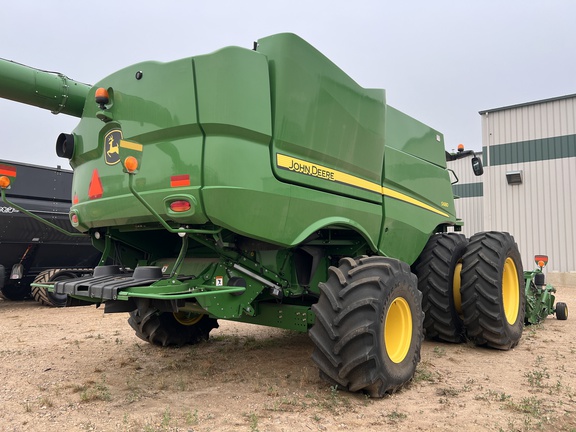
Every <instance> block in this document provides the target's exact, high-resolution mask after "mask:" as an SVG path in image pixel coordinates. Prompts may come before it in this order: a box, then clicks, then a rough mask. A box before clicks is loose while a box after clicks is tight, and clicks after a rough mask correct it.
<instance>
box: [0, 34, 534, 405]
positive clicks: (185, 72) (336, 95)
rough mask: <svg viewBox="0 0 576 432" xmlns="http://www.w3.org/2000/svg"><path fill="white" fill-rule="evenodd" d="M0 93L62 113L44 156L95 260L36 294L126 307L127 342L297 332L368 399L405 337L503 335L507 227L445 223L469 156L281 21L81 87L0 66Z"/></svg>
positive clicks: (393, 366) (322, 362)
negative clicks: (243, 37)
mask: <svg viewBox="0 0 576 432" xmlns="http://www.w3.org/2000/svg"><path fill="white" fill-rule="evenodd" d="M0 96H1V97H4V98H8V99H13V100H16V101H20V102H24V103H29V104H32V105H36V106H39V107H42V108H46V109H49V110H51V111H53V112H55V113H65V114H68V115H72V116H77V117H80V118H81V119H80V123H79V124H78V126H77V127H76V129H75V130H74V131H73V133H71V134H61V135H60V136H59V137H58V139H57V143H56V151H57V153H58V155H59V156H61V157H64V158H67V159H69V161H70V165H71V166H72V168H73V169H74V180H73V185H72V203H73V205H72V208H71V210H70V221H71V223H72V225H73V226H74V227H76V228H77V229H78V230H79V231H81V232H84V233H88V234H89V235H90V236H91V238H92V241H93V244H94V245H95V246H96V247H97V248H99V249H100V250H101V251H102V253H103V256H102V260H101V265H100V266H98V267H96V268H95V270H94V274H93V275H92V276H89V277H84V278H77V279H73V280H68V281H59V282H56V283H55V284H54V285H53V286H52V285H50V286H49V289H52V290H54V291H55V292H56V293H58V294H67V295H70V296H72V297H74V298H78V299H82V300H87V301H91V302H93V303H96V304H100V303H104V304H105V312H108V313H110V312H128V313H129V314H130V318H129V320H128V321H129V323H130V325H131V326H132V327H133V328H134V330H135V332H136V335H137V336H138V337H140V338H141V339H143V340H145V341H148V342H150V343H153V344H158V345H163V346H165V345H183V344H194V343H196V342H198V341H201V340H205V339H207V338H208V335H209V333H210V331H211V330H212V329H213V328H215V327H217V325H218V324H217V320H218V319H227V320H233V321H241V322H246V323H254V324H261V325H268V326H275V327H281V328H286V329H293V330H297V331H301V332H308V334H309V335H310V338H311V339H312V341H313V342H314V344H315V346H316V348H315V350H314V353H313V355H312V357H313V360H314V362H315V363H316V364H317V365H318V368H319V369H320V374H321V376H322V377H324V378H325V379H326V380H327V381H328V382H329V383H331V384H332V385H338V386H340V387H341V388H346V389H348V390H350V391H365V392H367V393H368V394H369V395H371V396H374V397H381V396H383V395H384V394H386V393H391V392H393V391H395V390H397V389H398V388H400V387H401V386H403V385H404V384H405V383H406V382H408V381H409V380H410V379H411V378H412V376H413V374H414V371H415V368H416V364H417V362H418V361H419V359H420V345H421V341H422V338H423V337H424V332H426V334H427V335H429V336H431V337H439V338H441V339H444V340H451V341H455V342H458V341H461V340H463V338H464V337H465V336H467V337H468V338H471V339H472V340H473V341H475V342H476V343H477V344H480V345H489V346H492V347H495V348H499V349H509V348H511V347H513V346H515V345H516V344H517V343H518V341H519V339H520V337H521V334H522V328H523V324H524V305H525V292H524V285H523V269H522V263H521V260H520V255H519V253H518V249H517V246H516V244H515V242H514V239H513V238H512V237H511V236H510V235H509V234H507V233H502V232H486V233H480V234H477V235H475V236H473V237H472V238H471V239H470V240H467V239H466V238H464V236H462V235H460V234H458V233H453V232H448V231H449V229H452V228H453V229H454V230H456V231H458V230H459V228H460V226H461V225H462V222H461V221H460V220H459V219H457V218H456V215H455V212H454V202H453V196H452V188H451V184H450V178H449V173H448V171H447V170H446V159H449V160H454V159H456V158H461V157H465V156H472V167H473V169H474V170H475V171H476V173H477V174H480V173H481V171H482V166H481V162H480V161H479V159H478V158H476V157H475V155H474V154H473V152H471V151H461V152H458V153H456V154H447V153H446V152H445V150H444V138H443V136H442V134H441V133H439V132H438V131H436V130H434V129H432V128H430V127H428V126H426V125H424V124H422V123H420V122H419V121H417V120H415V119H413V118H411V117H409V116H407V115H406V114H403V113H402V112H400V111H398V110H396V109H394V108H392V107H391V106H389V105H387V103H386V98H385V93H384V91H383V90H377V89H364V88H362V87H360V86H359V85H358V84H356V83H355V82H354V81H353V80H352V79H351V78H350V77H348V76H347V75H346V74H345V73H344V72H342V71H341V70H340V69H339V68H338V67H336V66H335V65H334V64H333V63H332V62H330V61H329V60H328V59H327V58H326V57H324V56H323V55H322V54H321V53H319V52H318V51H317V50H315V49H314V48H313V47H312V46H310V45H309V44H308V43H306V42H305V41H303V40H302V39H300V38H298V37H297V36H295V35H292V34H279V35H275V36H270V37H267V38H264V39H261V40H259V41H258V42H257V43H256V44H255V46H254V49H253V50H250V49H243V48H238V47H229V48H224V49H222V50H220V51H217V52H214V53H212V54H207V55H199V56H195V57H191V58H185V59H182V60H177V61H174V62H170V63H157V62H145V63H140V64H136V65H133V66H129V67H127V68H125V69H123V70H120V71H118V72H116V73H114V74H112V75H110V76H108V77H106V78H104V79H102V80H101V81H100V82H98V83H97V84H96V85H94V86H88V85H85V84H81V83H78V82H76V81H72V80H70V79H69V78H67V77H65V76H63V75H55V74H50V73H47V72H42V71H39V70H35V69H31V68H28V67H25V66H22V65H19V64H16V63H13V62H7V61H4V62H2V64H1V65H0ZM4 171H5V172H3V173H2V172H0V175H2V178H1V180H0V185H1V186H2V188H3V189H2V196H3V197H5V193H4V189H6V188H8V187H10V184H12V183H13V182H14V181H16V180H17V177H14V175H12V174H14V173H13V172H12V171H11V170H10V169H5V170H4ZM106 260H111V262H113V263H114V265H103V263H105V262H106Z"/></svg>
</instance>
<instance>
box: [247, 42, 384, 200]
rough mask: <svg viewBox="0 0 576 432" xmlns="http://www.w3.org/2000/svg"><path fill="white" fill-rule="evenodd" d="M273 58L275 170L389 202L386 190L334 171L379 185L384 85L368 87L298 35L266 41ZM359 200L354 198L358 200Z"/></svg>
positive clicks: (294, 180) (310, 183)
mask: <svg viewBox="0 0 576 432" xmlns="http://www.w3.org/2000/svg"><path fill="white" fill-rule="evenodd" d="M258 44H259V46H258V51H259V52H262V53H263V54H265V55H266V57H267V58H268V61H269V63H270V77H271V78H270V79H271V87H272V95H273V99H272V103H273V107H272V108H273V112H274V141H273V146H272V153H273V155H276V154H280V155H284V156H287V157H289V158H293V159H295V160H296V162H297V163H296V164H294V163H293V162H294V161H293V160H292V161H288V163H284V164H283V163H280V162H279V161H278V160H277V161H276V163H275V164H274V173H275V175H276V176H277V177H278V178H280V179H283V180H286V181H289V182H292V183H297V184H303V185H306V186H309V187H313V188H317V189H322V190H327V191H329V192H331V193H338V194H346V195H348V196H352V197H355V198H358V199H363V200H369V201H374V202H381V201H382V198H381V196H379V194H378V193H373V192H370V191H366V190H365V189H364V188H359V187H357V186H356V184H352V185H351V184H350V183H346V182H339V181H334V180H335V178H334V176H331V172H332V171H338V172H340V173H344V174H347V175H351V176H354V177H356V178H358V179H359V180H366V181H368V182H372V183H375V184H377V185H379V184H380V183H381V178H382V164H383V160H384V147H383V141H384V116H385V99H384V91H383V90H372V89H364V88H362V87H360V86H359V85H358V84H356V83H355V82H354V81H353V80H352V79H351V78H350V77H349V76H348V75H346V74H345V73H344V72H343V71H342V70H340V69H339V68H338V67H337V66H336V65H334V63H332V62H331V61H330V60H329V59H327V58H326V57H325V56H324V55H322V54H321V53H320V52H318V51H317V50H316V49H315V48H314V47H312V46H311V45H309V44H308V43H307V42H305V41H303V40H302V39H300V38H299V37H297V36H295V35H292V34H281V35H275V36H271V37H268V38H264V39H260V40H259V41H258ZM351 204H352V203H351Z"/></svg>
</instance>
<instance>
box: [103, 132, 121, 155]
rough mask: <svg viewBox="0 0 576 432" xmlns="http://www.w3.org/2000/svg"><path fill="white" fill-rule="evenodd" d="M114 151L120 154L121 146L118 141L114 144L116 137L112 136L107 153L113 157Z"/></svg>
mask: <svg viewBox="0 0 576 432" xmlns="http://www.w3.org/2000/svg"><path fill="white" fill-rule="evenodd" d="M114 153H116V154H117V155H120V146H119V145H118V143H116V145H114V137H113V136H110V137H108V150H107V151H106V154H107V155H108V157H109V158H111V157H112V154H114Z"/></svg>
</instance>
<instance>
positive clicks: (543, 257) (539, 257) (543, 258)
mask: <svg viewBox="0 0 576 432" xmlns="http://www.w3.org/2000/svg"><path fill="white" fill-rule="evenodd" d="M534 261H536V264H538V262H539V261H543V262H544V265H546V264H548V255H535V256H534Z"/></svg>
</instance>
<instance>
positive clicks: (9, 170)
mask: <svg viewBox="0 0 576 432" xmlns="http://www.w3.org/2000/svg"><path fill="white" fill-rule="evenodd" d="M0 175H5V176H8V177H16V168H14V167H11V166H8V165H0Z"/></svg>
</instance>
